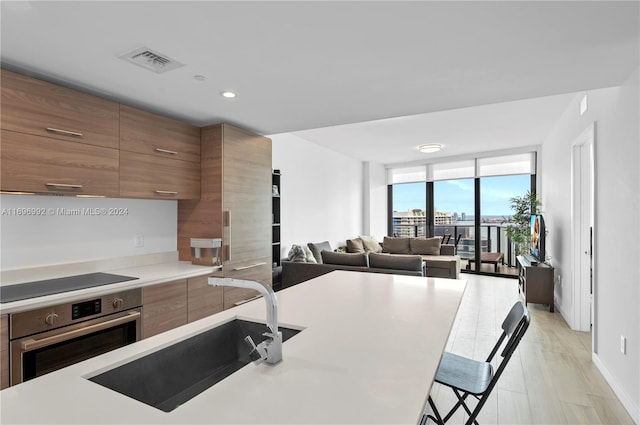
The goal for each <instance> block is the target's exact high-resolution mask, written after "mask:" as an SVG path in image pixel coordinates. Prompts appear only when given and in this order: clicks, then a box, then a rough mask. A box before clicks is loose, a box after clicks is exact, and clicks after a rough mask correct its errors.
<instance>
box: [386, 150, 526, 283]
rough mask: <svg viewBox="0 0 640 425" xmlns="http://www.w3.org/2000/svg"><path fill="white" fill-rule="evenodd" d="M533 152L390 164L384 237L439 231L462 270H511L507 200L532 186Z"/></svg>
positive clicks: (495, 271)
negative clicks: (453, 249) (392, 166)
mask: <svg viewBox="0 0 640 425" xmlns="http://www.w3.org/2000/svg"><path fill="white" fill-rule="evenodd" d="M534 170H535V154H534V153H524V154H516V155H508V156H498V157H490V158H477V159H469V160H461V161H454V162H451V161H449V162H442V163H434V164H427V165H423V166H415V167H410V168H399V169H390V170H389V176H388V183H389V199H390V202H389V232H388V233H389V236H392V235H393V236H399V237H416V236H423V235H424V236H428V237H431V236H438V237H441V238H442V243H446V244H450V245H455V246H456V250H457V253H458V255H460V257H461V260H462V261H461V267H462V271H478V272H482V273H498V274H504V275H515V274H516V270H515V267H514V265H515V255H514V253H513V250H512V245H511V243H510V241H509V240H508V239H507V236H506V228H507V226H509V225H510V218H511V214H512V212H511V208H510V199H511V198H513V197H515V196H522V195H524V194H525V193H526V192H527V191H528V190H532V191H535V171H534Z"/></svg>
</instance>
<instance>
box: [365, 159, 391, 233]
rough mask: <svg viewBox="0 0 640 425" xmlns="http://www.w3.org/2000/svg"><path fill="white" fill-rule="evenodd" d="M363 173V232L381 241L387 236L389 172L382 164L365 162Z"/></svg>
mask: <svg viewBox="0 0 640 425" xmlns="http://www.w3.org/2000/svg"><path fill="white" fill-rule="evenodd" d="M363 172H364V176H363V179H364V188H363V190H364V211H363V215H364V218H363V220H364V223H363V224H364V226H363V232H364V233H365V234H367V235H374V236H376V238H378V240H380V241H381V240H382V238H383V236H385V235H386V234H387V171H386V169H385V168H384V165H382V164H377V163H373V162H365V163H364V164H363Z"/></svg>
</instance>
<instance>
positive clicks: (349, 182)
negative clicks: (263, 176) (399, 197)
mask: <svg viewBox="0 0 640 425" xmlns="http://www.w3.org/2000/svg"><path fill="white" fill-rule="evenodd" d="M269 137H270V138H271V140H272V142H273V143H272V155H273V160H272V164H273V168H274V169H279V170H280V172H281V173H282V177H281V181H280V186H281V196H282V198H281V204H280V207H281V223H282V229H281V239H282V255H283V257H286V256H287V254H288V253H289V249H290V248H291V245H292V244H297V245H306V244H307V243H308V242H322V241H329V243H330V244H331V246H332V247H333V248H336V247H338V246H343V245H345V241H346V239H348V238H351V237H355V236H358V235H360V234H362V232H363V221H362V217H363V177H362V176H363V166H362V162H361V161H358V160H355V159H353V158H350V157H347V156H345V155H342V154H340V153H337V152H335V151H332V150H329V149H326V148H324V147H321V146H319V145H316V144H314V143H311V142H308V141H306V140H304V139H302V138H300V137H298V136H295V135H293V134H277V135H274V136H269Z"/></svg>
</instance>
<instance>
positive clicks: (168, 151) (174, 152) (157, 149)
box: [155, 148, 178, 155]
mask: <svg viewBox="0 0 640 425" xmlns="http://www.w3.org/2000/svg"><path fill="white" fill-rule="evenodd" d="M155 151H156V152H160V153H168V154H171V155H178V152H176V151H170V150H167V149H161V148H155Z"/></svg>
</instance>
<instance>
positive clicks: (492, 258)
mask: <svg viewBox="0 0 640 425" xmlns="http://www.w3.org/2000/svg"><path fill="white" fill-rule="evenodd" d="M503 257H504V255H503V254H502V253H501V252H481V253H480V263H488V264H493V272H494V273H498V262H499V261H502V258H503ZM467 261H469V263H468V264H467V268H471V263H474V262H475V261H476V259H475V257H471V258H469V259H468V260H467Z"/></svg>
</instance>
